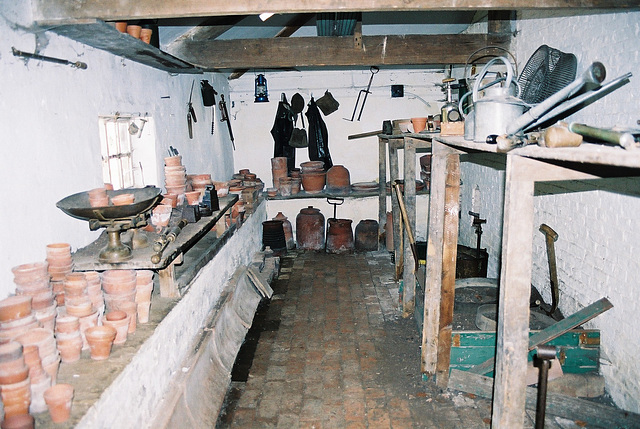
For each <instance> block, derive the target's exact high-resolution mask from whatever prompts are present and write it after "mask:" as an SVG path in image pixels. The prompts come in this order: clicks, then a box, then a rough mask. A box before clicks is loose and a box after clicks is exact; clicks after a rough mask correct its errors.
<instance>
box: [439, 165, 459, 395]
mask: <svg viewBox="0 0 640 429" xmlns="http://www.w3.org/2000/svg"><path fill="white" fill-rule="evenodd" d="M459 212H460V155H458V154H451V155H448V156H447V175H446V181H445V197H444V227H443V244H442V284H441V286H440V322H439V326H440V328H439V331H438V363H437V365H436V384H437V385H438V386H440V387H446V386H447V383H448V382H449V362H450V359H451V331H452V323H453V304H454V297H455V282H456V260H457V249H458V222H459V221H458V213H459Z"/></svg>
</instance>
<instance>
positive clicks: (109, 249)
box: [98, 228, 133, 264]
mask: <svg viewBox="0 0 640 429" xmlns="http://www.w3.org/2000/svg"><path fill="white" fill-rule="evenodd" d="M120 233H121V231H120V230H118V229H116V228H107V236H108V238H109V243H108V244H107V246H106V247H105V248H104V249H102V252H100V255H98V261H100V262H101V263H103V264H117V263H120V262H126V261H129V260H130V259H131V258H133V252H132V251H131V247H129V246H127V245H126V244H122V241H121V240H120Z"/></svg>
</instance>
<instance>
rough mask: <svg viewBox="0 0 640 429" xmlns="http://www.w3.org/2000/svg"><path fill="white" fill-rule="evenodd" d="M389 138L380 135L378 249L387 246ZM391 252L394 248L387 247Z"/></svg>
mask: <svg viewBox="0 0 640 429" xmlns="http://www.w3.org/2000/svg"><path fill="white" fill-rule="evenodd" d="M386 183H387V140H386V139H384V138H382V137H378V184H379V186H380V188H379V190H378V250H382V249H384V248H385V247H386V246H385V245H386V243H385V240H384V232H385V224H386V223H387V192H386V190H385V187H386V186H385V185H386ZM387 251H389V252H391V251H393V249H387Z"/></svg>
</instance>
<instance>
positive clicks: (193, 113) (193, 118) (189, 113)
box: [187, 80, 198, 139]
mask: <svg viewBox="0 0 640 429" xmlns="http://www.w3.org/2000/svg"><path fill="white" fill-rule="evenodd" d="M195 83H196V81H195V80H194V81H193V82H191V92H190V93H189V102H188V103H187V107H188V110H187V126H188V127H189V138H190V139H192V138H193V128H192V127H193V125H192V123H191V121H193V122H198V118H196V111H195V110H193V103H191V97H193V85H194V84H195Z"/></svg>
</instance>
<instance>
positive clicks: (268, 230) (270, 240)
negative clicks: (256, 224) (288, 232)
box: [262, 220, 287, 256]
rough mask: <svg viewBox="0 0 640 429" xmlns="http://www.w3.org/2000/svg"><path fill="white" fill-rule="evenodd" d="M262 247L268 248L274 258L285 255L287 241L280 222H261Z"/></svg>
mask: <svg viewBox="0 0 640 429" xmlns="http://www.w3.org/2000/svg"><path fill="white" fill-rule="evenodd" d="M262 245H263V247H265V248H266V247H270V248H271V250H273V253H274V254H275V255H276V256H278V255H283V254H285V253H287V239H286V238H285V235H284V226H283V223H282V221H281V220H267V221H264V222H262Z"/></svg>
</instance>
